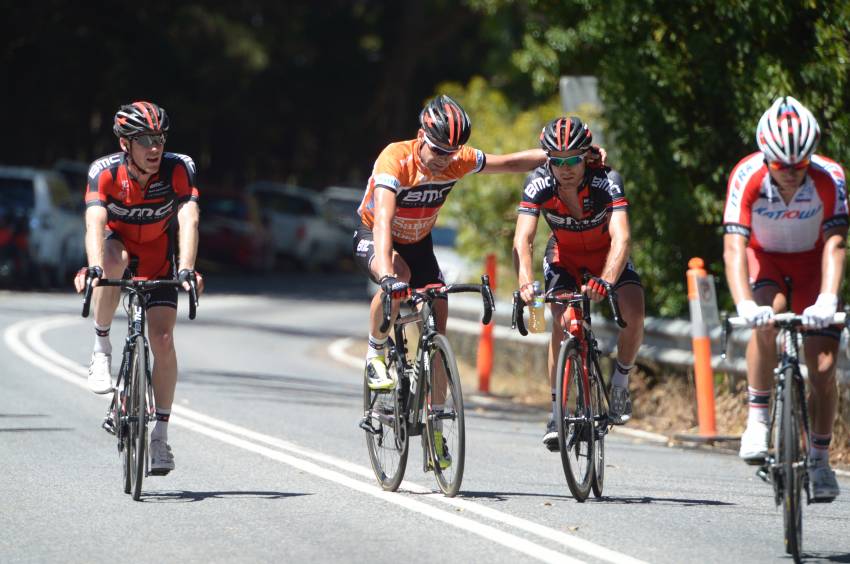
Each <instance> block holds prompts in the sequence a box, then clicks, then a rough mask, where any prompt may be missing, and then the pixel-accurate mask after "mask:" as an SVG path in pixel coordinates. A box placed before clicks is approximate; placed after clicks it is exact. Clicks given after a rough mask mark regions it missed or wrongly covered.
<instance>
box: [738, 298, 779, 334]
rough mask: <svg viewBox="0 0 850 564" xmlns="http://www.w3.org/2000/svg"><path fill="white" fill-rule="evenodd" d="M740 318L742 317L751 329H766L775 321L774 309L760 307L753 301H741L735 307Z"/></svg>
mask: <svg viewBox="0 0 850 564" xmlns="http://www.w3.org/2000/svg"><path fill="white" fill-rule="evenodd" d="M735 309H736V310H737V311H738V317H742V318H744V319H745V320H746V321H747V324H749V325H750V326H751V327H764V326H766V325H769V324H770V322H771V321H772V320H773V308H772V307H770V306H760V305H758V304H757V303H756V302H754V301H753V300H741V301H740V302H738V303H737V304H736V305H735Z"/></svg>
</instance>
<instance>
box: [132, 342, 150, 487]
mask: <svg viewBox="0 0 850 564" xmlns="http://www.w3.org/2000/svg"><path fill="white" fill-rule="evenodd" d="M130 382H131V386H130V389H131V394H130V396H131V398H132V403H131V408H130V415H131V421H130V429H131V432H130V441H131V442H132V443H133V448H132V454H133V456H132V459H133V460H132V467H131V470H132V473H133V476H132V481H133V488H132V490H133V492H132V493H133V499H134V500H135V501H139V498H141V496H142V482H143V481H144V477H145V456H146V452H145V447H146V443H147V397H148V378H147V359H146V358H145V340H144V338H143V337H142V336H141V335H139V336H137V337H136V342H135V345H134V347H133V356H132V359H131V368H130Z"/></svg>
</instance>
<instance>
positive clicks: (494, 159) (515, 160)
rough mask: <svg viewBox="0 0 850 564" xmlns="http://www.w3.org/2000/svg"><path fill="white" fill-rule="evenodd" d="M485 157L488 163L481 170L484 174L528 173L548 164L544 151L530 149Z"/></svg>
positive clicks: (486, 155)
mask: <svg viewBox="0 0 850 564" xmlns="http://www.w3.org/2000/svg"><path fill="white" fill-rule="evenodd" d="M484 157H485V159H486V161H485V164H484V168H483V169H481V172H483V173H496V172H528V171H529V170H533V169H535V168H537V167H538V166H540V165H542V164H543V163H544V162H546V153H544V152H543V149H529V150H528V151H519V152H518V153H508V154H507V155H490V154H485V155H484Z"/></svg>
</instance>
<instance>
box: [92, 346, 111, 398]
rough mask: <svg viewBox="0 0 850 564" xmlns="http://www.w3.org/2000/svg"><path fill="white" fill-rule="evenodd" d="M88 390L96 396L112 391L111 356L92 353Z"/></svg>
mask: <svg viewBox="0 0 850 564" xmlns="http://www.w3.org/2000/svg"><path fill="white" fill-rule="evenodd" d="M88 383H89V389H90V390H91V391H93V392H94V393H96V394H108V393H109V392H111V391H112V355H111V354H103V353H99V352H96V353H92V355H91V364H89V377H88Z"/></svg>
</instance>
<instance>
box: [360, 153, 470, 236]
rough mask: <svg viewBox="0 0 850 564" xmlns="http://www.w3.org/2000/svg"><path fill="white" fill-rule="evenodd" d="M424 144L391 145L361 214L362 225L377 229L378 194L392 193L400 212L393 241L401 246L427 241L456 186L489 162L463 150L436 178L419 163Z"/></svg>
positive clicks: (375, 173)
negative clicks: (420, 148) (376, 201)
mask: <svg viewBox="0 0 850 564" xmlns="http://www.w3.org/2000/svg"><path fill="white" fill-rule="evenodd" d="M420 143H421V141H419V140H418V139H412V140H410V141H400V142H398V143H391V144H389V145H387V146H386V148H384V150H383V151H381V154H380V155H378V160H376V161H375V166H374V168H373V169H372V176H370V177H369V184H368V186H367V187H366V194H365V195H364V196H363V201H362V202H360V207H359V208H357V213H358V214H360V219H361V221H362V222H363V223H364V224H365V225H366V226H367V227H368V228H369V229H373V228H374V224H375V213H374V211H375V190H376V189H377V188H378V187H379V186H380V187H382V188H380V189H382V190H383V189H389V190H392V191H393V193H395V196H396V212H395V217H393V222H392V237H393V241H394V242H396V243H401V244H410V243H416V242H417V241H421V240H422V239H424V238H425V237H426V236H427V235H428V233H430V232H431V228H432V227H434V224H435V223H436V222H437V215H438V214H439V213H440V207H441V206H442V205H443V204H444V203H445V201H446V198H447V197H448V195H449V192H450V191H451V189H452V187H454V185H455V183H456V182H457V181H458V180H460V179H461V178H463V177H464V176H466V175H467V174H470V173H473V172H480V171H481V170H482V169H483V168H484V166H485V164H486V162H485V158H484V153H483V152H482V151H479V150H478V149H473V148H472V147H467V146H465V145H464V146H463V147H461V148H460V150H459V151H458V152H457V154H455V155H454V157H453V158H452V162H451V164H449V166H448V167H447V168H446V169H445V170H444V171H442V172H441V173H439V174H438V175H436V176H433V175H432V174H431V171H429V170H428V169H427V168H426V167H425V165H423V164H422V161H421V160H419V145H420Z"/></svg>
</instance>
